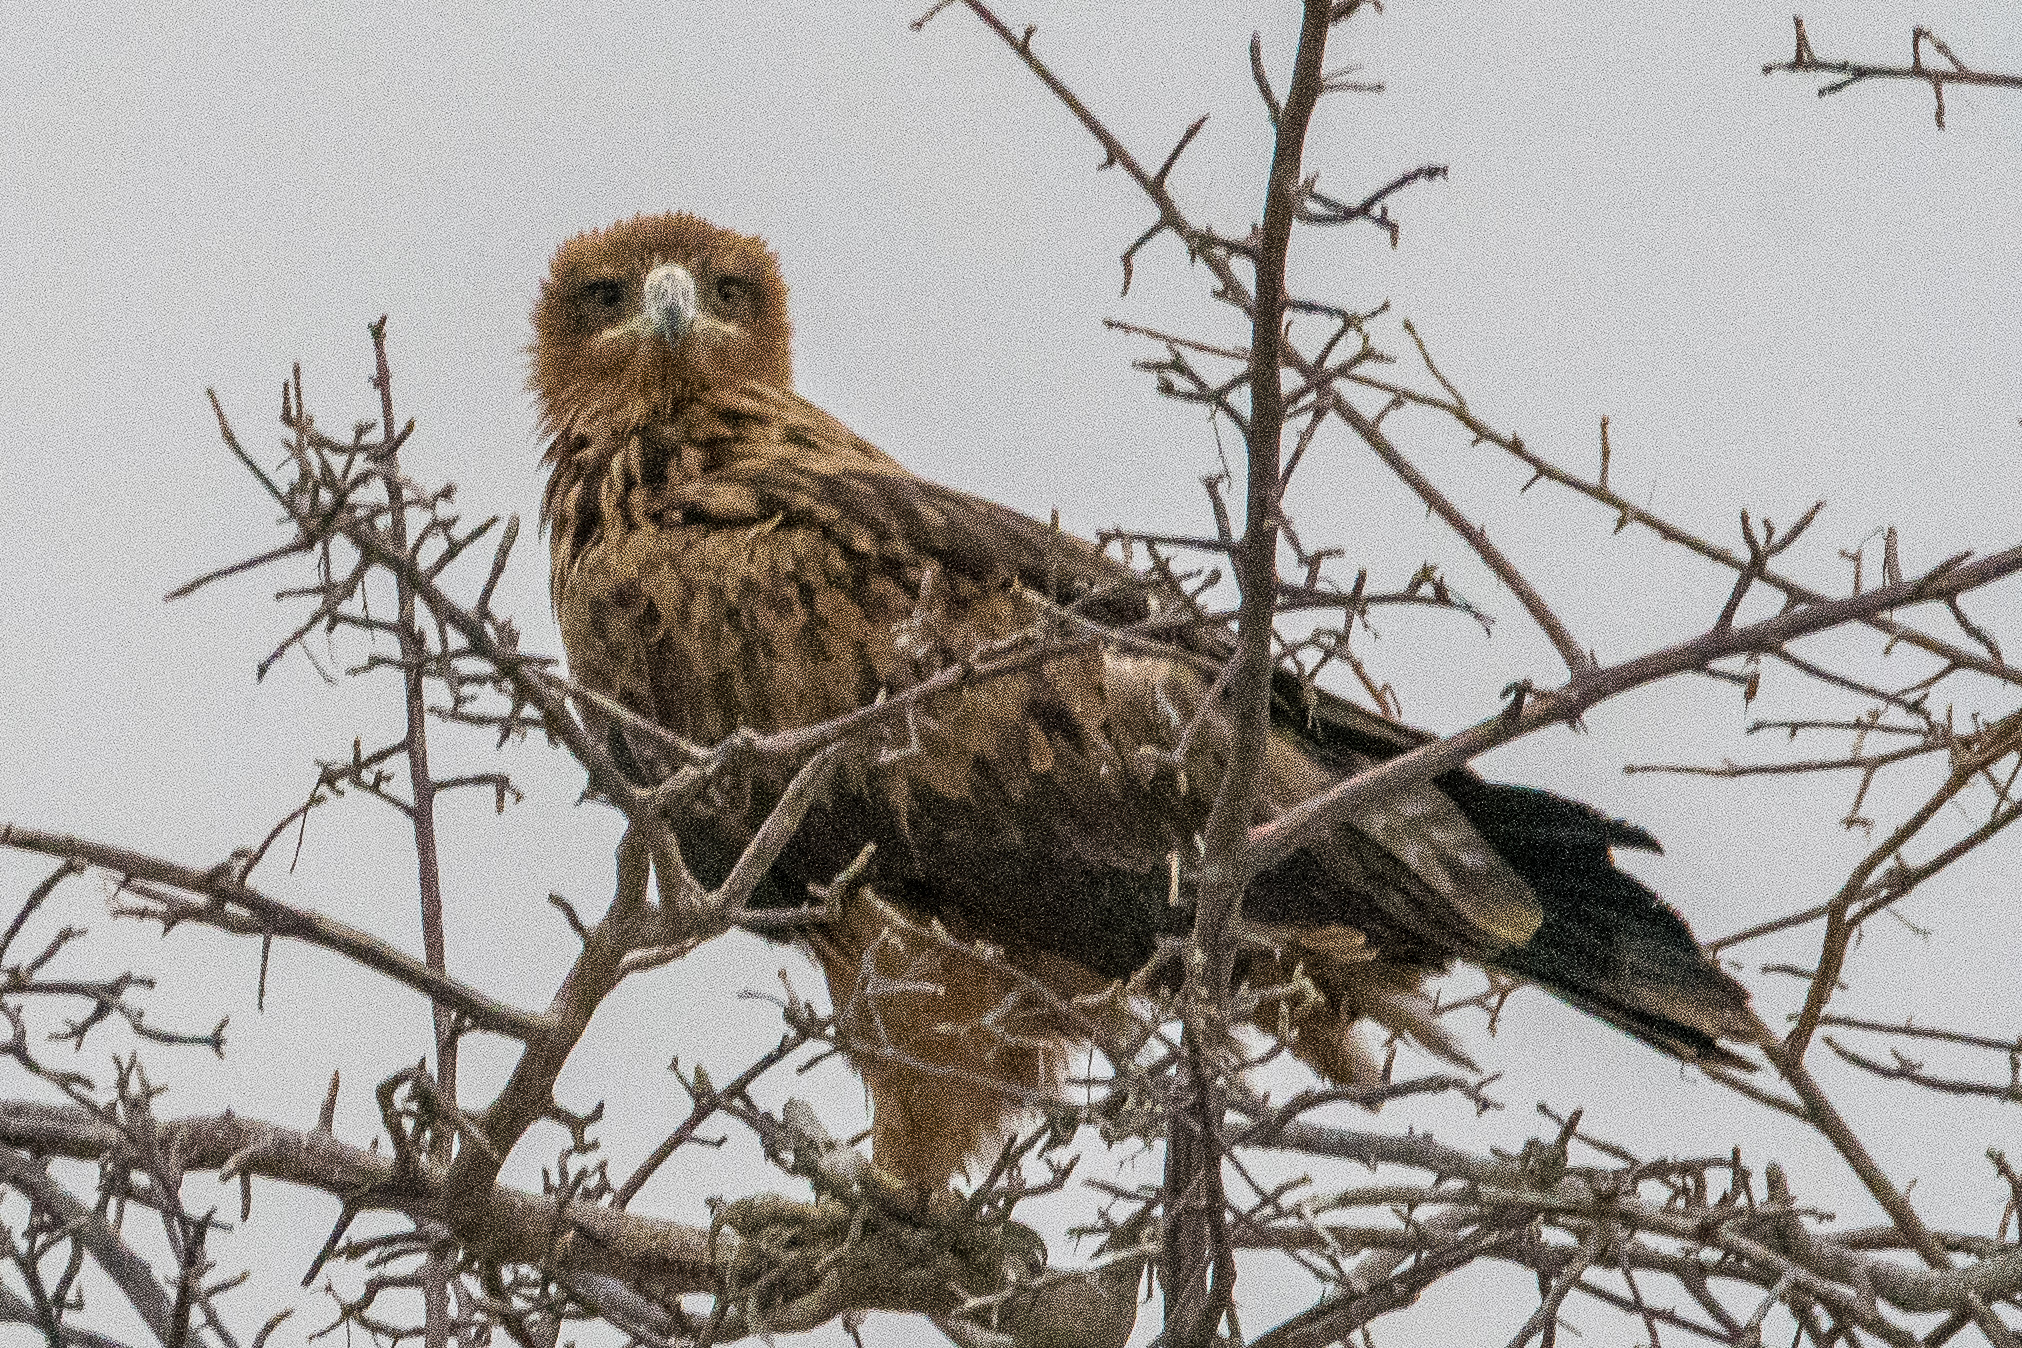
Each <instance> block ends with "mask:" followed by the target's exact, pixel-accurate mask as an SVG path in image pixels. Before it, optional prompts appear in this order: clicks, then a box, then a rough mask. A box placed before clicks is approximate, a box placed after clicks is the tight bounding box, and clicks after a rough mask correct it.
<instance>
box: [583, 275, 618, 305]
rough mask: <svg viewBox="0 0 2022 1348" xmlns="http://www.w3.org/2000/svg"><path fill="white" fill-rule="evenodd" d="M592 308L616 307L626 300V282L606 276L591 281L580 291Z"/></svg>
mask: <svg viewBox="0 0 2022 1348" xmlns="http://www.w3.org/2000/svg"><path fill="white" fill-rule="evenodd" d="M578 293H579V294H581V295H582V297H583V300H584V302H585V303H587V304H588V305H589V306H590V307H591V308H592V309H615V308H617V307H618V306H619V305H621V304H623V303H624V302H625V284H624V282H622V281H613V280H611V279H609V278H608V277H607V278H604V279H600V280H596V281H591V282H589V283H587V284H586V285H584V286H583V288H582V290H581V291H580V292H578Z"/></svg>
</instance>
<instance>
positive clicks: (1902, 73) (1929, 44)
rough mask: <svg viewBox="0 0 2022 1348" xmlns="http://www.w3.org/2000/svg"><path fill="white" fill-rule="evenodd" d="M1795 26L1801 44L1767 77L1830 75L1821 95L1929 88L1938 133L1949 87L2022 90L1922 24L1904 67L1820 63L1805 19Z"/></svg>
mask: <svg viewBox="0 0 2022 1348" xmlns="http://www.w3.org/2000/svg"><path fill="white" fill-rule="evenodd" d="M1791 24H1792V25H1793V26H1794V27H1795V29H1796V30H1797V45H1796V48H1795V50H1794V51H1793V52H1792V53H1791V56H1790V59H1789V60H1787V61H1772V62H1770V63H1769V64H1767V65H1765V66H1763V67H1762V73H1763V74H1765V75H1777V74H1790V75H1831V76H1834V77H1835V78H1833V79H1831V80H1828V81H1827V82H1826V83H1825V84H1823V85H1820V86H1819V90H1818V96H1819V97H1820V98H1824V97H1826V96H1827V95H1828V94H1836V93H1840V92H1842V91H1843V90H1846V89H1851V88H1852V87H1853V86H1854V85H1856V84H1859V83H1861V82H1862V81H1863V80H1916V81H1918V82H1920V83H1923V84H1928V85H1930V86H1931V99H1932V101H1933V103H1934V104H1935V108H1934V113H1935V116H1936V118H1937V122H1938V130H1940V131H1943V130H1944V129H1945V86H1947V85H1951V84H1960V85H1979V86H1982V87H1985V88H1994V89H2022V75H2013V74H1998V73H1995V72H1992V71H1985V70H1974V69H1973V68H1971V67H1970V66H1968V65H1967V64H1966V63H1965V62H1964V61H1962V60H1960V59H1959V58H1958V56H1957V55H1956V54H1955V53H1954V52H1953V51H1952V49H1951V48H1950V47H1949V46H1947V45H1946V44H1945V40H1944V39H1943V38H1941V37H1939V36H1938V35H1937V34H1936V33H1934V32H1932V31H1931V30H1930V29H1928V28H1925V27H1923V26H1921V25H1919V26H1917V27H1915V28H1912V29H1911V30H1910V63H1909V64H1908V65H1905V66H1892V65H1873V64H1869V63H1867V62H1864V61H1822V60H1820V59H1819V58H1818V55H1817V53H1815V52H1814V51H1812V49H1811V38H1810V36H1809V35H1807V34H1806V32H1805V31H1804V17H1803V16H1802V15H1796V16H1793V17H1792V19H1791ZM1926 48H1929V49H1930V52H1931V54H1932V55H1933V56H1935V57H1936V58H1937V62H1942V64H1939V63H1937V62H1930V63H1927V62H1926V60H1925V49H1926Z"/></svg>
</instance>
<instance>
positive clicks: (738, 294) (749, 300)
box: [716, 276, 758, 314]
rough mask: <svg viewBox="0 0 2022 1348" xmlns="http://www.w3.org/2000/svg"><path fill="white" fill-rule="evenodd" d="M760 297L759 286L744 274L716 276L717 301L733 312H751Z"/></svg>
mask: <svg viewBox="0 0 2022 1348" xmlns="http://www.w3.org/2000/svg"><path fill="white" fill-rule="evenodd" d="M757 299H758V287H757V286H755V285H753V284H752V283H751V282H749V281H747V280H745V279H744V278H743V277H742V276H719V277H717V278H716V302H717V303H718V304H720V305H722V306H723V307H724V308H725V309H728V310H730V311H731V312H732V313H737V314H744V313H748V312H750V310H751V308H752V306H753V305H754V303H756V301H757Z"/></svg>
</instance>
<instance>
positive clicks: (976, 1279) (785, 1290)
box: [710, 1154, 1046, 1334]
mask: <svg viewBox="0 0 2022 1348" xmlns="http://www.w3.org/2000/svg"><path fill="white" fill-rule="evenodd" d="M857 1159H858V1161H859V1162H860V1164H861V1167H862V1169H861V1170H859V1171H857V1172H856V1173H857V1179H858V1183H857V1184H856V1185H854V1186H852V1191H850V1192H847V1193H844V1192H831V1193H820V1194H819V1195H818V1196H817V1197H816V1198H815V1199H814V1201H812V1202H807V1201H803V1200H800V1199H794V1198H788V1197H786V1196H784V1195H781V1194H754V1195H752V1196H750V1197H747V1198H740V1199H736V1200H733V1201H731V1202H726V1203H722V1204H720V1205H719V1206H718V1207H717V1209H716V1212H715V1215H714V1218H713V1220H712V1221H711V1223H710V1239H711V1242H712V1244H713V1245H714V1246H715V1249H716V1264H717V1272H718V1276H719V1278H720V1279H721V1282H720V1292H719V1295H720V1296H721V1297H722V1298H723V1299H724V1300H725V1301H726V1302H728V1303H729V1305H730V1306H731V1307H732V1308H734V1309H735V1310H736V1311H737V1312H738V1313H739V1314H740V1315H741V1316H742V1317H743V1319H744V1321H745V1323H746V1324H748V1325H749V1326H751V1327H752V1328H753V1329H754V1330H757V1331H761V1332H764V1333H769V1334H786V1333H800V1332H805V1331H807V1330H811V1329H814V1328H816V1327H818V1326H820V1325H822V1324H825V1323H827V1322H828V1321H829V1320H832V1319H834V1318H835V1317H836V1316H838V1315H843V1314H846V1313H848V1312H851V1311H856V1310H862V1309H866V1308H872V1307H883V1308H890V1309H899V1310H917V1311H925V1312H928V1313H931V1314H948V1313H951V1312H954V1311H956V1310H958V1309H959V1308H960V1307H961V1306H962V1304H963V1303H964V1302H965V1301H966V1300H968V1299H969V1298H978V1297H981V1298H988V1297H991V1296H993V1295H994V1294H998V1293H1001V1292H1004V1291H1005V1290H1007V1289H1009V1288H1010V1287H1012V1286H1013V1285H1014V1283H1016V1282H1018V1281H1022V1280H1025V1279H1030V1278H1033V1277H1036V1276H1037V1275H1038V1274H1039V1273H1041V1272H1043V1271H1044V1269H1045V1266H1046V1246H1045V1243H1044V1241H1042V1240H1041V1239H1040V1237H1039V1235H1038V1234H1037V1233H1036V1232H1034V1231H1032V1230H1031V1229H1030V1228H1029V1227H1026V1226H1024V1225H1022V1224H1020V1223H1017V1222H1008V1221H996V1222H983V1221H976V1220H974V1219H973V1218H970V1217H969V1216H968V1215H967V1212H966V1210H965V1208H964V1205H963V1204H962V1203H961V1202H960V1200H959V1199H958V1198H957V1197H956V1196H955V1195H954V1193H953V1192H952V1191H945V1190H944V1191H942V1192H940V1193H936V1194H932V1195H925V1194H922V1193H921V1191H920V1190H919V1189H918V1188H917V1187H916V1186H912V1185H908V1184H905V1183H904V1182H903V1181H900V1180H898V1179H897V1178H896V1177H893V1176H891V1175H889V1174H885V1173H883V1172H882V1171H881V1170H879V1168H878V1167H875V1166H873V1165H872V1164H871V1162H869V1161H867V1160H864V1159H863V1157H862V1156H861V1154H858V1158H857ZM809 1178H811V1179H813V1180H814V1181H815V1184H816V1187H817V1189H818V1190H819V1189H821V1188H824V1187H826V1186H825V1181H824V1179H823V1178H821V1177H819V1175H818V1174H817V1175H810V1176H809ZM724 1232H728V1233H730V1234H731V1235H733V1236H734V1237H735V1239H734V1240H728V1241H725V1240H721V1239H720V1236H721V1234H722V1233H724Z"/></svg>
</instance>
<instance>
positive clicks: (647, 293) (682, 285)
mask: <svg viewBox="0 0 2022 1348" xmlns="http://www.w3.org/2000/svg"><path fill="white" fill-rule="evenodd" d="M641 300H642V302H641V304H640V307H639V313H638V314H637V315H636V316H635V317H634V318H633V319H632V320H631V321H630V322H628V323H626V324H625V325H624V330H626V331H629V332H631V333H633V334H636V335H638V336H646V335H648V334H650V335H653V336H657V337H658V338H660V340H662V341H664V342H666V343H667V345H668V346H670V347H674V346H679V345H680V344H681V342H682V340H683V339H684V338H686V337H687V336H688V335H689V334H690V333H713V332H729V331H732V328H731V325H730V324H728V323H725V322H724V321H723V320H722V319H720V318H718V317H716V316H715V315H714V314H711V313H708V312H706V311H705V310H704V309H703V308H702V305H701V303H700V301H698V300H697V299H696V297H695V278H694V277H693V276H692V275H690V274H689V272H688V269H687V268H686V267H682V266H677V265H676V264H674V263H672V262H663V263H661V264H660V265H659V266H657V267H655V268H653V270H652V271H650V272H647V273H646V284H645V286H644V288H643V291H642V294H641Z"/></svg>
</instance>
